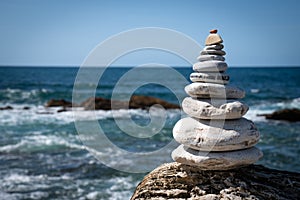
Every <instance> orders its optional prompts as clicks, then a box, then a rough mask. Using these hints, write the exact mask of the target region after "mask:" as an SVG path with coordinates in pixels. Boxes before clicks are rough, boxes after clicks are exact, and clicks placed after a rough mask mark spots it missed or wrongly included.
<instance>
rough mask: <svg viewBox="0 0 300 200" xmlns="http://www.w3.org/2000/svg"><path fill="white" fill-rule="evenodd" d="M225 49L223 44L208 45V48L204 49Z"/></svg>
mask: <svg viewBox="0 0 300 200" xmlns="http://www.w3.org/2000/svg"><path fill="white" fill-rule="evenodd" d="M223 48H224V45H223V44H212V45H208V46H205V47H204V48H203V50H211V49H213V50H221V49H223Z"/></svg>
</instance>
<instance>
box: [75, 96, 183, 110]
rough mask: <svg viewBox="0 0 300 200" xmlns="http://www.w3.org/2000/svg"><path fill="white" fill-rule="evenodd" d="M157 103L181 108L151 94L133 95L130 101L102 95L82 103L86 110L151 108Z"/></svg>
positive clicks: (169, 107)
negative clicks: (107, 97) (105, 97)
mask: <svg viewBox="0 0 300 200" xmlns="http://www.w3.org/2000/svg"><path fill="white" fill-rule="evenodd" d="M155 104H160V105H161V106H162V107H164V108H165V109H179V108H180V107H179V106H178V105H176V104H172V103H168V102H166V101H164V100H161V99H159V98H155V97H149V96H137V95H133V96H132V97H131V99H130V101H129V103H128V102H125V101H118V100H112V101H111V100H109V99H104V98H101V97H96V98H93V97H91V98H89V99H87V100H86V101H84V102H82V103H81V104H80V106H81V107H84V108H85V110H93V109H95V110H111V109H113V110H118V109H149V108H150V107H151V106H153V105H155Z"/></svg>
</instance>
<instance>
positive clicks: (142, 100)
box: [129, 95, 180, 109]
mask: <svg viewBox="0 0 300 200" xmlns="http://www.w3.org/2000/svg"><path fill="white" fill-rule="evenodd" d="M155 104H159V105H161V106H162V107H164V108H165V109H180V106H178V105H176V104H172V103H169V102H166V101H164V100H162V99H159V98H155V97H149V96H137V95H133V96H132V97H131V98H130V101H129V108H132V109H134V108H141V109H149V108H150V107H151V106H153V105H155Z"/></svg>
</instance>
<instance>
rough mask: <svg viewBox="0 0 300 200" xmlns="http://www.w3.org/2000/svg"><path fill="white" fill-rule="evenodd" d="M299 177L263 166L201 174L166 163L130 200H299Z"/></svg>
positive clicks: (182, 166) (157, 169) (151, 175)
mask: <svg viewBox="0 0 300 200" xmlns="http://www.w3.org/2000/svg"><path fill="white" fill-rule="evenodd" d="M299 197H300V174H299V173H292V172H286V171H278V170H274V169H269V168H266V167H263V166H260V165H249V166H247V167H243V168H239V169H233V170H230V171H201V170H199V168H197V167H195V166H188V165H184V164H180V163H176V162H173V163H167V164H163V165H161V166H160V167H158V168H156V169H155V170H153V171H152V172H150V173H149V174H148V175H147V176H145V178H144V180H143V181H142V182H141V183H140V184H139V185H138V186H137V188H136V190H135V192H134V194H133V196H132V197H131V200H137V199H157V200H158V199H198V200H221V199H222V200H225V199H252V200H253V199H289V200H293V199H295V200H296V199H298V198H299Z"/></svg>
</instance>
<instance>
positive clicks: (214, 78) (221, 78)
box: [190, 72, 229, 84]
mask: <svg viewBox="0 0 300 200" xmlns="http://www.w3.org/2000/svg"><path fill="white" fill-rule="evenodd" d="M190 79H191V81H192V82H205V83H219V84H227V83H228V82H229V76H228V75H227V74H224V73H200V72H194V73H191V74H190Z"/></svg>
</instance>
